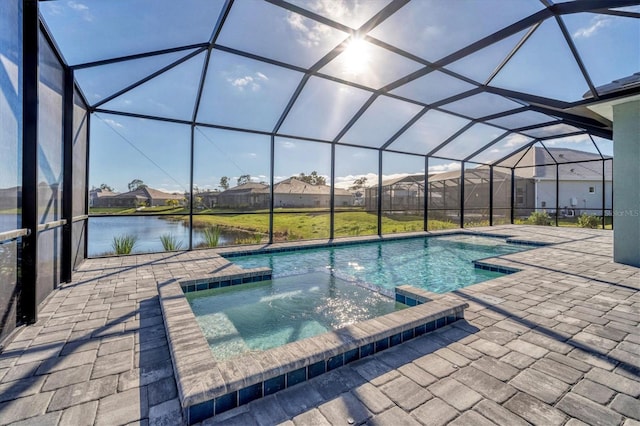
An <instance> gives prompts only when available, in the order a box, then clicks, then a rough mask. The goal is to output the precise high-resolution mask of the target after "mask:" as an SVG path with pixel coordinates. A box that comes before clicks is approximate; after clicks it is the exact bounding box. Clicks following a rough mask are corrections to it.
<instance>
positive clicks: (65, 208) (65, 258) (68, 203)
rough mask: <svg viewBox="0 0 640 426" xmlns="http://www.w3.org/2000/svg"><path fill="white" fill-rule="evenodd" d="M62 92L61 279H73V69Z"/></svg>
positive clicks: (65, 70)
mask: <svg viewBox="0 0 640 426" xmlns="http://www.w3.org/2000/svg"><path fill="white" fill-rule="evenodd" d="M62 90H63V94H62V105H63V106H62V126H63V127H62V129H63V131H62V135H63V136H62V149H63V160H62V164H63V167H62V170H63V172H62V174H63V176H62V218H63V219H64V220H65V221H66V223H65V224H64V226H63V227H62V259H61V268H60V269H61V271H60V281H61V282H65V283H68V282H70V281H71V273H72V270H73V259H72V257H73V255H72V246H73V238H72V230H73V139H74V135H73V70H72V69H71V68H69V67H65V68H64V86H63V89H62Z"/></svg>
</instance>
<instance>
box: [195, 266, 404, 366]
mask: <svg viewBox="0 0 640 426" xmlns="http://www.w3.org/2000/svg"><path fill="white" fill-rule="evenodd" d="M187 300H188V301H189V304H190V305H191V308H192V309H193V312H194V314H195V316H196V320H197V322H198V324H199V325H200V327H201V329H202V331H203V333H204V336H205V338H206V339H207V342H208V343H209V346H210V347H211V351H212V353H213V355H214V356H215V357H216V359H218V360H225V359H229V358H232V357H234V356H237V355H240V354H243V353H248V352H253V351H263V350H266V349H271V348H274V347H278V346H282V345H285V344H287V343H291V342H294V341H297V340H301V339H305V338H307V337H312V336H316V335H319V334H321V333H325V332H327V331H330V330H337V329H339V328H342V327H344V326H346V325H348V324H353V323H355V322H360V321H364V320H367V319H370V318H375V317H378V316H382V315H385V314H387V313H390V312H394V311H396V310H399V309H403V308H406V305H403V304H400V303H397V302H395V301H394V300H393V299H391V298H389V297H386V296H383V295H381V294H379V293H376V292H373V291H371V290H368V289H366V288H362V287H359V286H355V285H353V284H351V283H349V282H346V281H344V280H342V279H340V278H337V277H335V276H334V275H331V274H328V273H325V272H312V273H308V274H304V275H299V276H286V277H280V278H275V279H274V280H272V281H263V282H259V283H253V284H243V285H239V286H234V287H223V288H219V289H213V290H206V291H197V292H192V293H187Z"/></svg>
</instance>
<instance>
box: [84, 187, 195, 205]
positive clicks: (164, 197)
mask: <svg viewBox="0 0 640 426" xmlns="http://www.w3.org/2000/svg"><path fill="white" fill-rule="evenodd" d="M107 192H108V191H107ZM97 194H101V195H99V196H96V197H95V198H94V199H93V207H130V208H131V207H158V206H166V205H167V201H169V200H176V201H178V203H179V204H180V205H182V204H184V202H185V197H184V194H171V193H168V192H164V191H159V190H157V189H153V188H149V187H148V186H145V187H142V188H138V189H135V190H133V191H129V192H124V193H122V194H113V193H112V194H113V195H108V194H103V193H102V192H100V193H96V195H97Z"/></svg>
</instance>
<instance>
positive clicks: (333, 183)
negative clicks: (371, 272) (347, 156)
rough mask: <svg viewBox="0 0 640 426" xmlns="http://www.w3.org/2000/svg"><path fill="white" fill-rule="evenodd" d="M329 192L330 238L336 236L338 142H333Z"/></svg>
mask: <svg viewBox="0 0 640 426" xmlns="http://www.w3.org/2000/svg"><path fill="white" fill-rule="evenodd" d="M330 188H331V189H330V193H329V204H330V206H329V215H330V218H329V239H331V240H333V238H334V226H335V218H334V216H335V213H336V208H335V192H336V144H335V143H332V144H331V187H330Z"/></svg>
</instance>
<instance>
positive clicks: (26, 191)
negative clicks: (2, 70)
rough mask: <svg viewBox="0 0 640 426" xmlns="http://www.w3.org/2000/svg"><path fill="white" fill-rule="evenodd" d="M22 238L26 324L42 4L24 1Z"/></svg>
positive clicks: (30, 316) (34, 251) (31, 307)
mask: <svg viewBox="0 0 640 426" xmlns="http://www.w3.org/2000/svg"><path fill="white" fill-rule="evenodd" d="M22 18H23V23H22V31H23V39H22V49H23V59H22V65H23V73H22V93H23V97H22V120H23V125H22V227H23V228H26V229H27V230H28V231H29V234H28V235H27V236H25V237H23V238H22V254H21V255H22V259H21V271H22V276H21V287H22V288H21V292H20V310H21V312H22V321H23V322H24V323H26V324H33V323H35V322H36V321H37V319H38V307H37V299H36V282H37V278H38V79H39V67H38V32H39V28H38V2H37V0H24V2H23V11H22Z"/></svg>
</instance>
